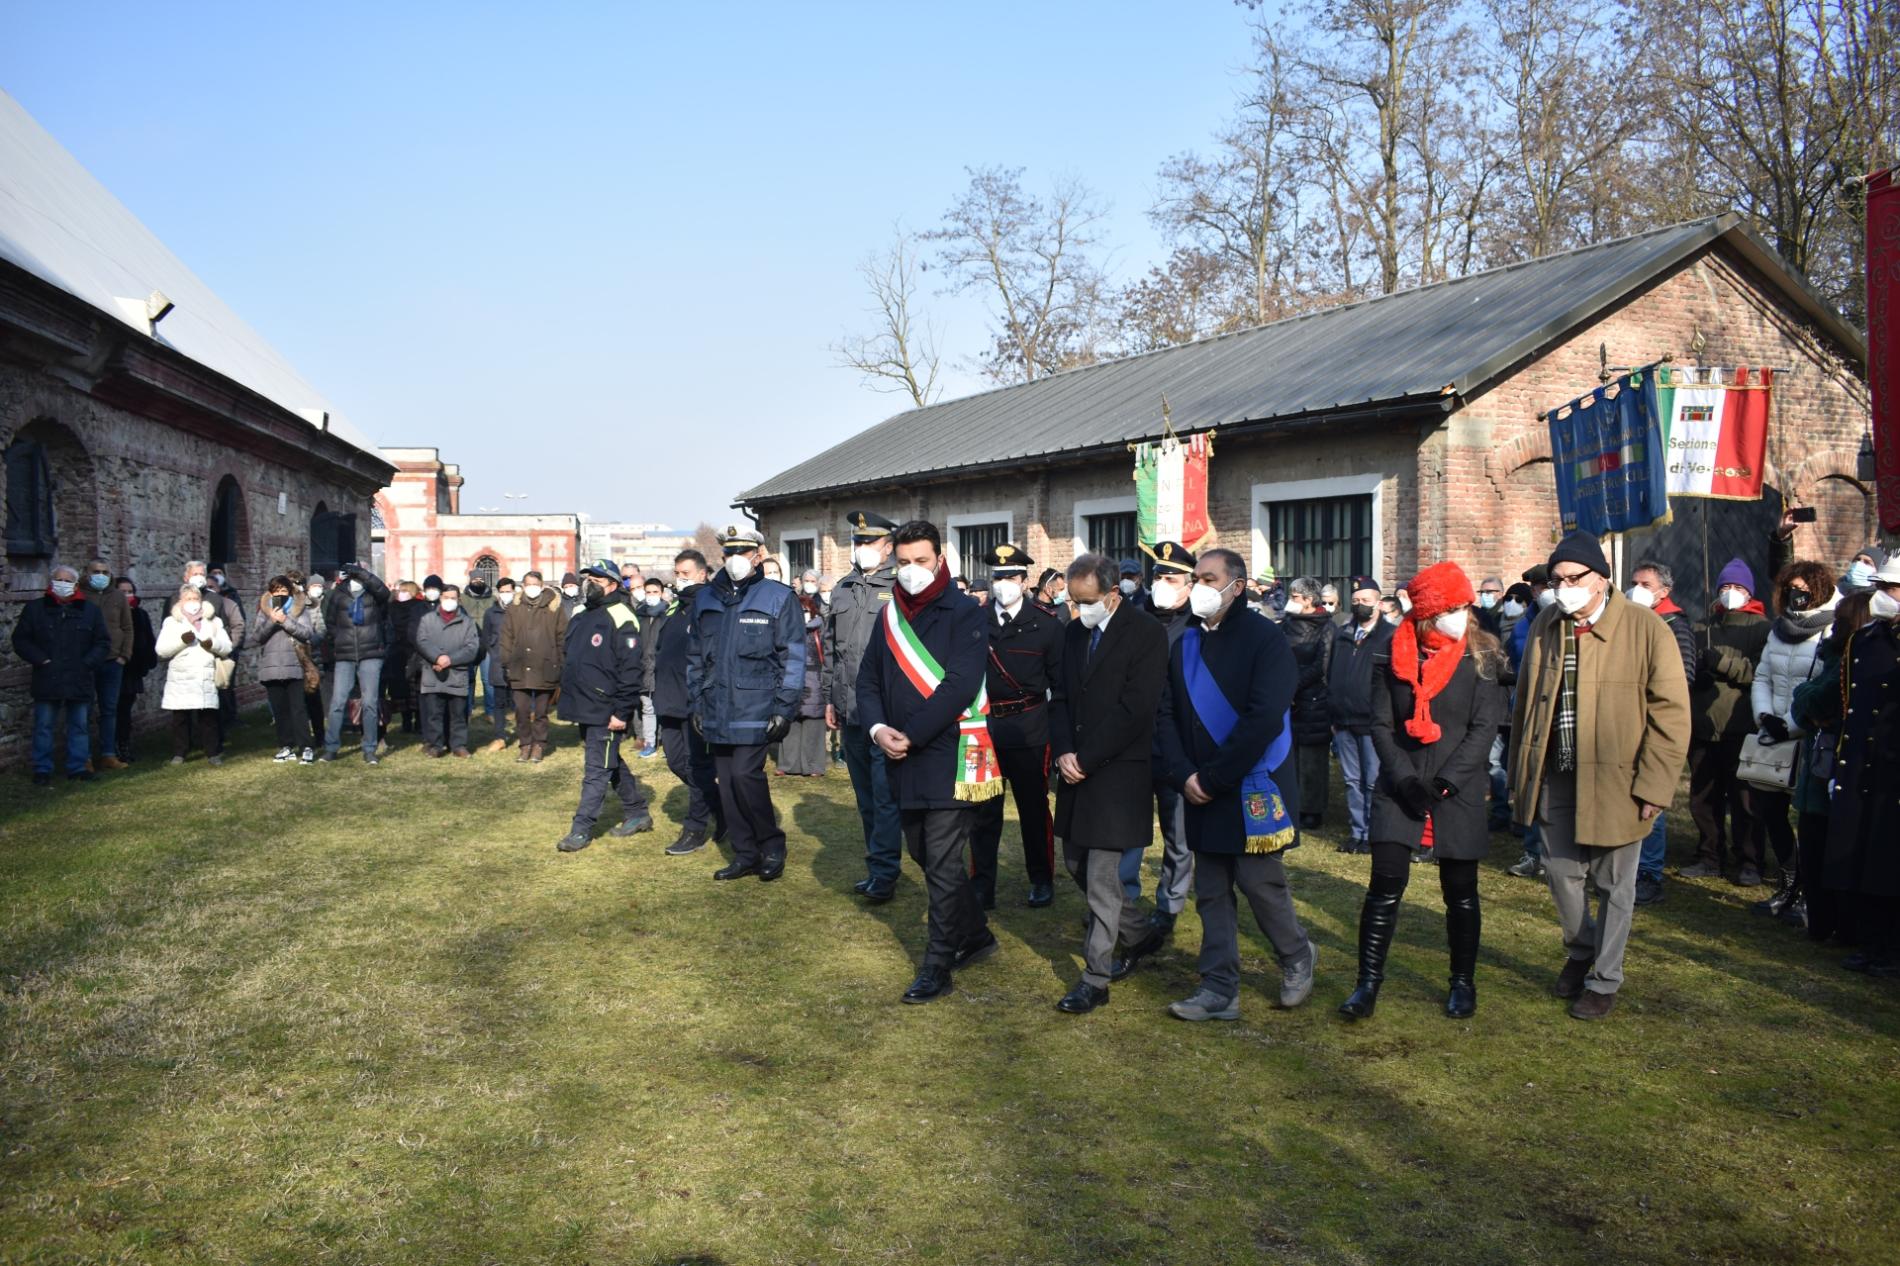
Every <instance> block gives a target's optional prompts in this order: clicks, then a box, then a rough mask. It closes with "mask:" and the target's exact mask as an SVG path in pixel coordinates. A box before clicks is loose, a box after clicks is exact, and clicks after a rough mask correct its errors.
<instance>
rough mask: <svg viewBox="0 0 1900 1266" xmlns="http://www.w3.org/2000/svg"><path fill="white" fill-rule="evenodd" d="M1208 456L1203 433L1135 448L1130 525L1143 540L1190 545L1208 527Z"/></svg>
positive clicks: (1210, 450) (1210, 446)
mask: <svg viewBox="0 0 1900 1266" xmlns="http://www.w3.org/2000/svg"><path fill="white" fill-rule="evenodd" d="M1213 456H1214V437H1213V435H1212V434H1210V433H1208V432H1202V433H1201V434H1199V435H1190V436H1188V437H1187V438H1186V439H1182V438H1180V437H1179V436H1176V435H1167V436H1164V437H1162V438H1161V439H1160V440H1158V441H1156V442H1155V443H1153V444H1140V445H1137V446H1136V447H1135V526H1136V531H1137V533H1138V535H1139V536H1140V539H1141V543H1142V544H1144V545H1147V546H1151V547H1152V546H1154V545H1157V544H1159V543H1160V542H1162V541H1178V542H1180V543H1181V544H1182V545H1185V546H1187V547H1188V548H1189V549H1193V548H1194V546H1195V545H1197V544H1199V543H1200V540H1201V538H1202V537H1204V536H1206V535H1207V534H1208V532H1210V531H1211V530H1212V525H1211V524H1210V523H1209V522H1208V517H1207V464H1208V461H1209V460H1210V459H1211V458H1212V457H1213Z"/></svg>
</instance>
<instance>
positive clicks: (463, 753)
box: [449, 747, 468, 760]
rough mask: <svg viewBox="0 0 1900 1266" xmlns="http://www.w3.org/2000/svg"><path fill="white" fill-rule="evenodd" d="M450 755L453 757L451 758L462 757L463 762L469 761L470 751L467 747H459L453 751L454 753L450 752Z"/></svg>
mask: <svg viewBox="0 0 1900 1266" xmlns="http://www.w3.org/2000/svg"><path fill="white" fill-rule="evenodd" d="M449 755H451V756H459V757H461V758H462V759H463V760H467V759H468V749H467V748H466V747H458V748H456V749H455V750H454V751H452V752H450V753H449Z"/></svg>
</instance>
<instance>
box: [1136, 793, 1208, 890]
mask: <svg viewBox="0 0 1900 1266" xmlns="http://www.w3.org/2000/svg"><path fill="white" fill-rule="evenodd" d="M1155 812H1156V813H1157V814H1158V815H1159V816H1160V818H1161V876H1160V878H1159V879H1157V880H1156V881H1155V909H1157V910H1160V911H1162V912H1163V913H1165V914H1179V913H1181V911H1183V910H1185V909H1186V908H1187V902H1188V895H1189V894H1190V893H1192V892H1193V891H1194V853H1193V851H1192V850H1191V849H1189V848H1188V841H1187V797H1186V796H1183V795H1182V794H1181V792H1180V790H1179V789H1177V788H1176V787H1175V786H1174V785H1173V784H1172V783H1166V782H1163V781H1161V779H1159V778H1157V779H1155ZM1136 852H1140V850H1139V849H1137V850H1136ZM1136 888H1137V890H1139V888H1140V884H1139V882H1137V884H1136Z"/></svg>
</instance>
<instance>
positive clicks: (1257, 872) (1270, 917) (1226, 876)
mask: <svg viewBox="0 0 1900 1266" xmlns="http://www.w3.org/2000/svg"><path fill="white" fill-rule="evenodd" d="M1236 885H1238V886H1239V888H1240V891H1241V894H1242V895H1243V896H1245V897H1246V898H1247V904H1248V905H1250V906H1252V907H1253V917H1254V922H1256V923H1258V924H1259V925H1260V930H1261V931H1262V932H1265V933H1266V934H1267V940H1268V941H1270V942H1271V943H1272V944H1273V952H1274V955H1275V956H1276V957H1277V958H1278V959H1279V960H1280V966H1281V967H1287V966H1289V965H1291V964H1293V963H1297V962H1299V961H1301V960H1302V959H1304V958H1305V957H1306V956H1307V955H1309V954H1311V953H1312V952H1313V946H1312V943H1311V942H1309V941H1308V940H1307V939H1306V929H1305V928H1302V927H1301V926H1300V919H1299V916H1298V915H1297V914H1295V913H1294V912H1293V894H1292V892H1291V891H1290V890H1289V889H1288V888H1287V884H1286V867H1285V865H1283V864H1282V863H1281V861H1280V855H1279V854H1278V853H1271V854H1260V853H1196V854H1195V855H1194V908H1195V909H1196V910H1198V911H1200V915H1201V961H1200V972H1201V984H1202V985H1203V986H1205V987H1206V988H1207V989H1209V990H1211V991H1212V992H1214V993H1216V994H1219V995H1220V996H1221V997H1223V998H1233V997H1236V996H1238V994H1239V993H1240V916H1239V911H1238V909H1237V908H1236V906H1235V904H1234V888H1235V886H1236Z"/></svg>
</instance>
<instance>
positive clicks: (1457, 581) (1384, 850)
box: [1339, 563, 1506, 1020]
mask: <svg viewBox="0 0 1900 1266" xmlns="http://www.w3.org/2000/svg"><path fill="white" fill-rule="evenodd" d="M1405 591H1406V592H1407V593H1409V594H1410V595H1411V596H1412V609H1411V611H1409V612H1407V613H1406V618H1405V619H1404V620H1401V621H1400V622H1399V626H1398V628H1397V629H1395V630H1394V631H1393V634H1392V640H1391V642H1390V644H1389V651H1387V652H1382V653H1380V655H1379V656H1378V658H1377V659H1376V660H1375V661H1374V666H1373V671H1372V743H1373V746H1374V747H1376V748H1377V749H1378V751H1379V769H1380V771H1381V773H1382V774H1383V777H1381V778H1380V779H1379V783H1378V787H1377V789H1376V790H1375V791H1374V793H1373V800H1372V836H1371V838H1372V879H1371V882H1370V883H1369V884H1368V885H1367V888H1366V899H1365V904H1364V905H1363V906H1361V907H1360V911H1359V981H1358V984H1357V986H1356V987H1355V988H1354V989H1353V991H1352V994H1351V996H1350V997H1348V998H1347V999H1346V1000H1345V1001H1344V1002H1343V1003H1341V1004H1340V1006H1339V1013H1340V1014H1341V1015H1343V1016H1345V1017H1346V1018H1347V1019H1349V1020H1367V1019H1370V1018H1372V1009H1373V1006H1374V1005H1375V1004H1376V1003H1377V1002H1378V1000H1379V985H1380V984H1381V982H1383V981H1384V980H1385V958H1386V952H1387V951H1388V950H1390V949H1391V948H1392V934H1393V932H1394V930H1395V929H1397V927H1398V923H1399V900H1400V898H1402V897H1403V896H1404V895H1405V887H1406V881H1407V880H1408V879H1410V878H1411V872H1412V862H1413V861H1414V859H1415V856H1421V857H1429V858H1431V860H1433V861H1435V862H1437V863H1438V866H1437V870H1438V886H1439V889H1440V891H1442V892H1443V894H1444V897H1445V939H1446V942H1447V943H1448V944H1449V946H1450V948H1451V987H1450V990H1449V993H1448V995H1447V997H1446V999H1445V1014H1446V1015H1448V1016H1450V1017H1451V1018H1452V1019H1454V1020H1462V1019H1465V1018H1467V1017H1469V1016H1470V1015H1472V1014H1473V1013H1474V1012H1475V1011H1477V1009H1478V988H1477V984H1476V982H1475V973H1476V969H1477V965H1478V934H1479V929H1480V927H1481V919H1482V916H1481V914H1480V913H1479V909H1478V863H1479V862H1480V861H1482V860H1483V859H1484V856H1485V854H1486V853H1488V852H1489V851H1490V848H1491V829H1490V821H1489V806H1488V798H1489V796H1490V791H1491V784H1490V766H1491V744H1492V742H1493V741H1495V740H1496V738H1497V735H1498V726H1499V725H1500V724H1502V723H1503V721H1504V715H1505V703H1504V686H1503V684H1502V678H1503V676H1504V670H1505V667H1506V665H1505V660H1504V650H1503V648H1502V647H1501V646H1500V645H1499V644H1498V640H1497V639H1496V638H1495V637H1493V636H1491V634H1489V633H1487V632H1485V631H1484V630H1483V629H1482V628H1478V627H1476V626H1475V625H1474V624H1473V623H1472V621H1471V607H1472V603H1474V602H1475V601H1477V595H1476V594H1475V593H1473V592H1472V590H1471V580H1470V578H1469V577H1468V576H1466V575H1465V573H1464V571H1463V570H1462V569H1460V568H1459V566H1458V564H1456V563H1434V564H1432V565H1431V566H1430V567H1427V568H1426V569H1425V570H1424V571H1422V572H1420V573H1419V574H1418V575H1417V576H1415V577H1413V578H1412V582H1411V583H1410V584H1408V585H1406V586H1405Z"/></svg>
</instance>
